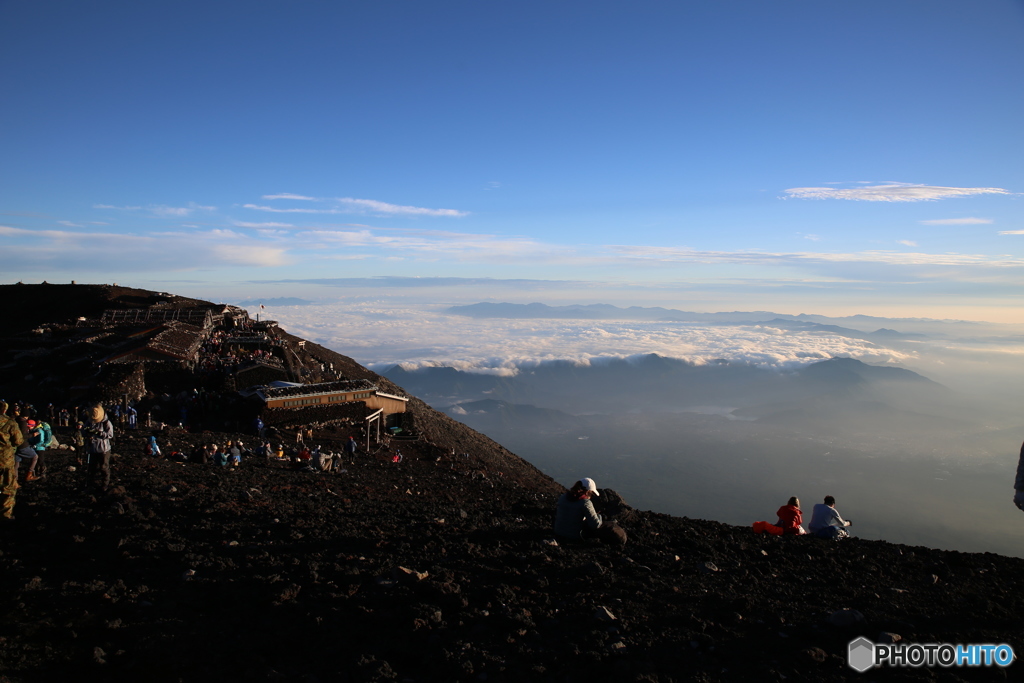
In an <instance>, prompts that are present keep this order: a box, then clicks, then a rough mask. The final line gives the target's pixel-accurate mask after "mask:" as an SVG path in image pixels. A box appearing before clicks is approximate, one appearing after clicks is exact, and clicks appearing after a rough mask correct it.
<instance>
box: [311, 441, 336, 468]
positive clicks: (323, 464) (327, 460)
mask: <svg viewBox="0 0 1024 683" xmlns="http://www.w3.org/2000/svg"><path fill="white" fill-rule="evenodd" d="M333 462H334V453H332V452H330V451H325V450H323V448H321V447H320V446H317V447H316V448H314V449H313V469H314V470H316V471H317V472H330V471H331V463H333Z"/></svg>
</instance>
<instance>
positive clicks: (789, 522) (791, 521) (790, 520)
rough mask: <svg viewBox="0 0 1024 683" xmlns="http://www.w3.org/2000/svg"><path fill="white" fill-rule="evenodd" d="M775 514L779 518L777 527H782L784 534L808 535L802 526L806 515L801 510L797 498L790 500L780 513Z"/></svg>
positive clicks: (780, 509) (781, 508)
mask: <svg viewBox="0 0 1024 683" xmlns="http://www.w3.org/2000/svg"><path fill="white" fill-rule="evenodd" d="M775 514H777V515H778V516H779V521H778V523H777V524H776V526H778V527H782V533H783V534H795V535H801V534H806V533H807V532H806V531H804V528H803V527H802V526H801V525H802V524H803V523H804V513H803V511H802V510H800V499H799V498H797V497H796V496H793V497H792V498H790V499H789V502H788V503H786V504H785V505H783V506H782V507H780V508H779V511H778V512H777V513H775Z"/></svg>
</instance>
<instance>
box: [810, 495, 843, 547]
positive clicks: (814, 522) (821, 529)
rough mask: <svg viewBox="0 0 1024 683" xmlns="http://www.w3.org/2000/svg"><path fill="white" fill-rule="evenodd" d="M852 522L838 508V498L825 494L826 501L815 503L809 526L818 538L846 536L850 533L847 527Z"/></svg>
mask: <svg viewBox="0 0 1024 683" xmlns="http://www.w3.org/2000/svg"><path fill="white" fill-rule="evenodd" d="M851 524H853V522H851V521H850V520H848V519H843V518H842V516H841V515H840V514H839V511H838V510H836V499H835V498H833V497H832V496H825V502H824V503H817V504H815V506H814V510H813V512H812V513H811V523H810V524H808V525H807V526H808V527H809V528H810V531H811V533H812V534H814V535H815V536H817V537H818V538H846V537H847V536H849V535H850V534H849V532H848V531H846V527H848V526H850V525H851Z"/></svg>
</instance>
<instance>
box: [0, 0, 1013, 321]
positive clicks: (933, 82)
mask: <svg viewBox="0 0 1024 683" xmlns="http://www.w3.org/2000/svg"><path fill="white" fill-rule="evenodd" d="M1022 74H1024V3H1022V2H1021V1H1020V0H986V1H985V2H979V3H969V2H963V0H927V1H925V0H916V1H910V0H884V1H871V0H869V1H865V2H856V3H853V2H845V3H841V2H825V1H822V0H817V1H814V2H810V1H803V0H785V1H783V0H766V1H754V0H750V1H744V2H732V1H717V2H678V1H673V2H644V1H640V2H628V3H627V2H600V1H599V2H594V1H587V2H573V1H569V2H528V1H524V0H516V1H515V2H505V1H502V0H498V1H494V2H479V1H466V2H454V1H453V2H444V1H441V2H429V3H427V2H393V1H380V2H361V3H357V2H345V3H342V2H326V1H315V2H314V1H309V2H262V1H254V0H246V1H244V2H231V1H217V2H209V1H205V2H190V1H187V0H177V1H175V2H138V1H137V0H132V1H126V2H97V3H75V2H51V1H49V0H31V1H28V0H6V1H4V2H0V93H2V98H3V102H2V106H0V253H2V255H3V259H2V262H3V265H2V267H0V281H2V282H16V281H19V280H23V281H26V282H38V281H41V280H49V281H53V282H67V281H70V280H77V281H79V282H118V283H119V284H124V285H133V286H139V287H145V288H154V289H161V290H168V291H173V292H177V293H181V294H192V295H203V296H205V297H207V298H215V299H218V300H224V299H226V298H229V297H234V298H239V297H240V296H246V294H242V293H243V292H245V293H248V294H249V295H250V296H270V295H273V294H275V293H280V294H295V293H300V292H307V293H308V292H311V291H312V292H317V291H319V292H320V293H321V294H322V295H323V296H329V295H332V294H334V293H337V292H339V291H359V292H363V293H366V292H373V291H374V289H375V288H377V287H378V286H379V283H380V282H383V281H379V280H375V278H394V277H395V276H402V277H414V278H419V280H417V281H415V282H413V285H415V286H409V285H408V283H407V284H406V285H405V288H406V289H407V290H408V291H410V292H412V291H415V292H416V293H417V295H419V296H421V297H422V298H426V299H429V298H430V297H436V298H438V299H444V300H455V299H462V300H486V299H502V300H511V301H520V302H527V301H534V300H536V301H544V302H548V303H570V302H580V303H592V302H598V301H607V302H610V303H620V304H636V305H664V306H670V307H673V308H680V309H683V310H701V311H712V310H748V309H769V310H778V311H782V312H790V313H798V312H807V313H821V314H826V315H846V314H853V313H865V314H872V315H887V316H920V317H934V318H964V319H980V320H994V321H1010V322H1024V308H1022V306H1021V303H1022V295H1024V204H1022V197H1021V193H1022V192H1024V144H1022V143H1024V123H1022V122H1024V77H1022ZM335 278H342V279H344V281H343V282H339V283H330V284H337V285H342V287H340V288H337V287H334V288H332V287H328V286H325V285H324V284H317V283H322V282H323V281H326V280H332V279H335ZM432 278H445V279H444V280H434V279H432ZM309 281H315V282H309ZM279 282H287V283H288V284H287V286H275V285H274V284H273V283H279ZM387 282H389V283H393V282H394V281H393V280H387ZM399 289H401V288H399ZM392 291H394V290H392Z"/></svg>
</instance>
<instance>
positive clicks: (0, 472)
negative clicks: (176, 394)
mask: <svg viewBox="0 0 1024 683" xmlns="http://www.w3.org/2000/svg"><path fill="white" fill-rule="evenodd" d="M201 400H202V398H201V394H199V393H198V392H197V393H196V399H195V401H194V402H195V403H198V402H199V401H201ZM138 418H139V413H138V410H137V409H136V407H135V406H134V405H127V406H122V405H118V404H114V405H110V406H109V407H105V406H104V405H103V404H101V403H95V404H91V405H83V406H73V407H65V408H60V409H58V408H56V407H54V405H53V404H49V405H48V406H46V407H45V408H43V409H37V408H35V407H34V406H33V405H31V404H29V403H25V402H14V403H11V404H8V403H7V402H5V401H0V520H6V521H10V520H13V519H14V504H15V498H16V495H17V490H18V487H19V482H20V483H24V484H28V483H31V482H35V481H38V480H39V479H42V478H43V477H44V476H45V474H46V460H47V456H46V454H47V453H48V452H49V451H52V450H54V449H56V448H62V449H68V448H70V449H71V450H72V451H73V452H74V453H75V455H76V463H75V465H72V467H71V469H72V470H75V471H77V470H78V469H83V470H84V472H85V475H84V477H83V478H82V482H83V484H82V486H83V488H85V489H92V490H94V491H96V492H98V493H106V492H107V491H108V489H109V488H110V459H111V455H112V451H113V447H114V443H115V434H116V433H117V432H118V431H122V432H123V431H128V432H129V433H138V430H139V419H138ZM149 419H150V417H149V414H148V413H147V415H146V422H147V423H148V422H149ZM54 424H55V425H57V426H59V427H60V428H62V432H61V434H62V436H61V439H66V440H67V443H61V442H59V441H58V438H57V436H56V435H55V434H54V428H53V425H54ZM115 425H116V428H115ZM147 426H148V425H147ZM254 427H255V432H256V434H257V439H256V441H257V445H256V446H255V447H254V448H251V449H250V448H248V447H247V446H246V445H245V444H244V443H243V442H242V440H240V439H233V440H229V441H227V442H220V443H216V442H208V443H204V444H200V445H196V446H189V447H186V448H183V449H177V448H172V447H170V446H169V445H167V444H164V447H163V448H162V447H161V444H160V440H161V438H163V437H162V435H163V434H166V431H165V428H164V425H163V424H162V423H161V424H159V428H156V429H153V431H152V433H151V434H150V435H149V436H147V437H144V439H143V444H144V445H143V446H142V449H141V452H140V453H139V455H140V456H143V457H147V458H163V459H167V460H171V461H178V462H183V463H184V462H191V463H199V464H205V465H212V466H220V467H226V468H233V467H239V466H241V464H242V462H243V460H245V459H248V458H255V459H257V460H259V461H262V462H265V463H281V464H285V465H287V466H290V467H291V468H293V469H298V470H304V471H309V472H318V473H331V472H344V471H346V470H345V469H344V464H345V462H346V459H347V460H349V461H351V460H352V459H353V458H354V457H355V456H356V453H357V452H358V450H359V446H358V442H357V441H356V439H355V437H354V436H352V435H350V436H349V437H348V439H347V441H345V442H344V443H343V445H342V446H341V447H340V448H337V449H336V450H337V452H335V451H334V450H331V448H329V447H326V446H321V445H307V444H306V442H305V439H304V438H303V437H304V436H305V435H309V436H312V431H311V430H307V429H302V428H299V429H297V430H296V433H297V435H298V436H297V438H296V440H295V443H294V444H292V445H290V446H286V445H285V444H284V443H278V445H276V446H275V445H273V444H272V442H271V440H270V439H269V438H267V437H268V436H278V437H280V436H281V434H280V432H279V431H278V430H276V429H274V428H269V429H268V428H266V427H265V426H264V424H263V422H262V421H261V420H260V419H259V418H257V419H256V420H255V422H254ZM137 441H138V440H137V439H133V440H132V442H133V443H137ZM132 448H133V449H137V446H132ZM165 451H166V452H165ZM121 452H124V451H121ZM392 461H393V462H400V461H401V454H400V453H399V452H398V451H395V455H394V456H393V457H392Z"/></svg>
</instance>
